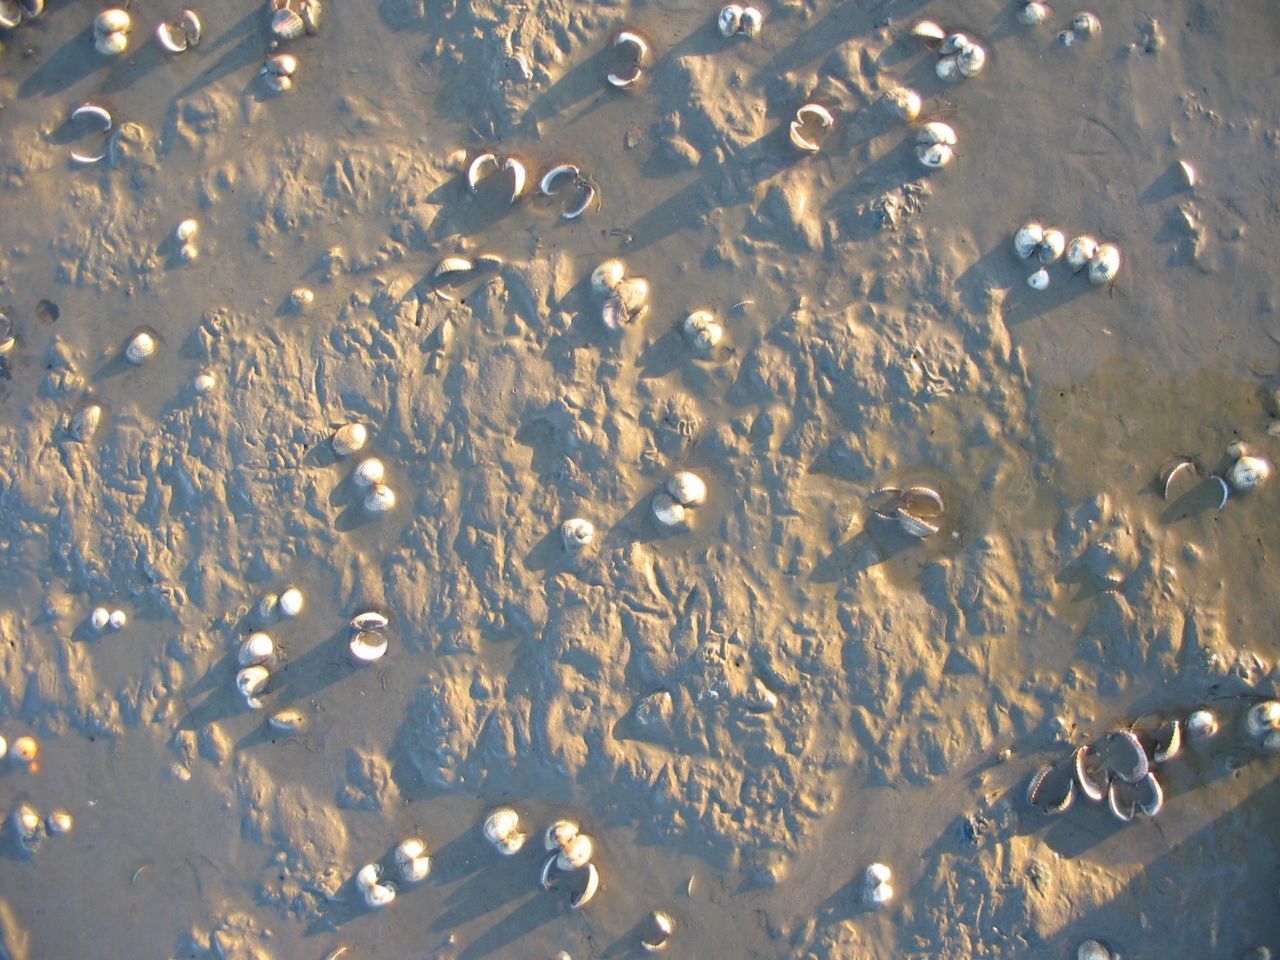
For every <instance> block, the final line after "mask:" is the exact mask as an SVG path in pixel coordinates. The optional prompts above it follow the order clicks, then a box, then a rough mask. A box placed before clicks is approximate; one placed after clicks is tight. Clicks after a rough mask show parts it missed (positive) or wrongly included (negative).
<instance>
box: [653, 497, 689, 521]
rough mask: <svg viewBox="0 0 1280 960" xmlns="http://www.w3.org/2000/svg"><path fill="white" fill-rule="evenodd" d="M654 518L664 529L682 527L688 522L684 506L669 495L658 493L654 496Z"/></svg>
mask: <svg viewBox="0 0 1280 960" xmlns="http://www.w3.org/2000/svg"><path fill="white" fill-rule="evenodd" d="M653 518H654V519H655V520H657V521H658V523H660V524H662V526H664V527H679V526H682V525H683V524H684V523H685V522H686V511H685V508H684V504H682V503H680V502H679V501H678V500H676V499H675V498H674V497H672V496H671V495H670V494H669V493H666V492H660V493H656V494H654V496H653Z"/></svg>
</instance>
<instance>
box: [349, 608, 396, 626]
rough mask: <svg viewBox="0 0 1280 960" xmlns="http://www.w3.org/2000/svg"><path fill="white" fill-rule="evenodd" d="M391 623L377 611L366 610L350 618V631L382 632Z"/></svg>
mask: <svg viewBox="0 0 1280 960" xmlns="http://www.w3.org/2000/svg"><path fill="white" fill-rule="evenodd" d="M390 622H391V621H390V620H388V619H387V618H386V616H384V615H383V614H381V613H379V612H378V611H377V610H366V611H364V612H363V613H357V614H356V615H355V616H354V617H352V618H351V629H352V630H382V629H384V628H385V627H386V626H387V625H388V624H389V623H390Z"/></svg>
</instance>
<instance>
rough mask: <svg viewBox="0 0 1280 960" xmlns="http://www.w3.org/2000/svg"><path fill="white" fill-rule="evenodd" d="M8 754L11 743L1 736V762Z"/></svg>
mask: <svg viewBox="0 0 1280 960" xmlns="http://www.w3.org/2000/svg"><path fill="white" fill-rule="evenodd" d="M8 752H9V741H8V740H6V739H5V738H4V736H3V735H0V760H3V759H4V757H5V754H7V753H8Z"/></svg>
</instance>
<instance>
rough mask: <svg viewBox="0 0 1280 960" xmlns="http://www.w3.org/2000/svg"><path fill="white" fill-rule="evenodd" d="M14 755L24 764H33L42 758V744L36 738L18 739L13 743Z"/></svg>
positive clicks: (24, 737)
mask: <svg viewBox="0 0 1280 960" xmlns="http://www.w3.org/2000/svg"><path fill="white" fill-rule="evenodd" d="M13 755H14V757H16V758H17V759H18V760H20V761H22V762H23V763H31V762H32V761H34V760H35V758H36V757H38V756H40V744H39V743H38V742H37V741H36V738H35V737H31V736H25V735H24V736H21V737H18V738H16V739H15V740H14V741H13Z"/></svg>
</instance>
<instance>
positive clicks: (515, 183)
mask: <svg viewBox="0 0 1280 960" xmlns="http://www.w3.org/2000/svg"><path fill="white" fill-rule="evenodd" d="M502 169H503V170H504V171H506V172H507V173H509V174H511V202H512V203H515V202H516V201H517V200H519V199H520V195H521V194H522V193H524V186H525V183H526V182H527V181H528V179H529V172H528V171H527V170H525V167H524V164H523V163H521V162H520V161H519V160H517V159H516V158H515V157H507V159H506V160H504V161H503V162H502Z"/></svg>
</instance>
